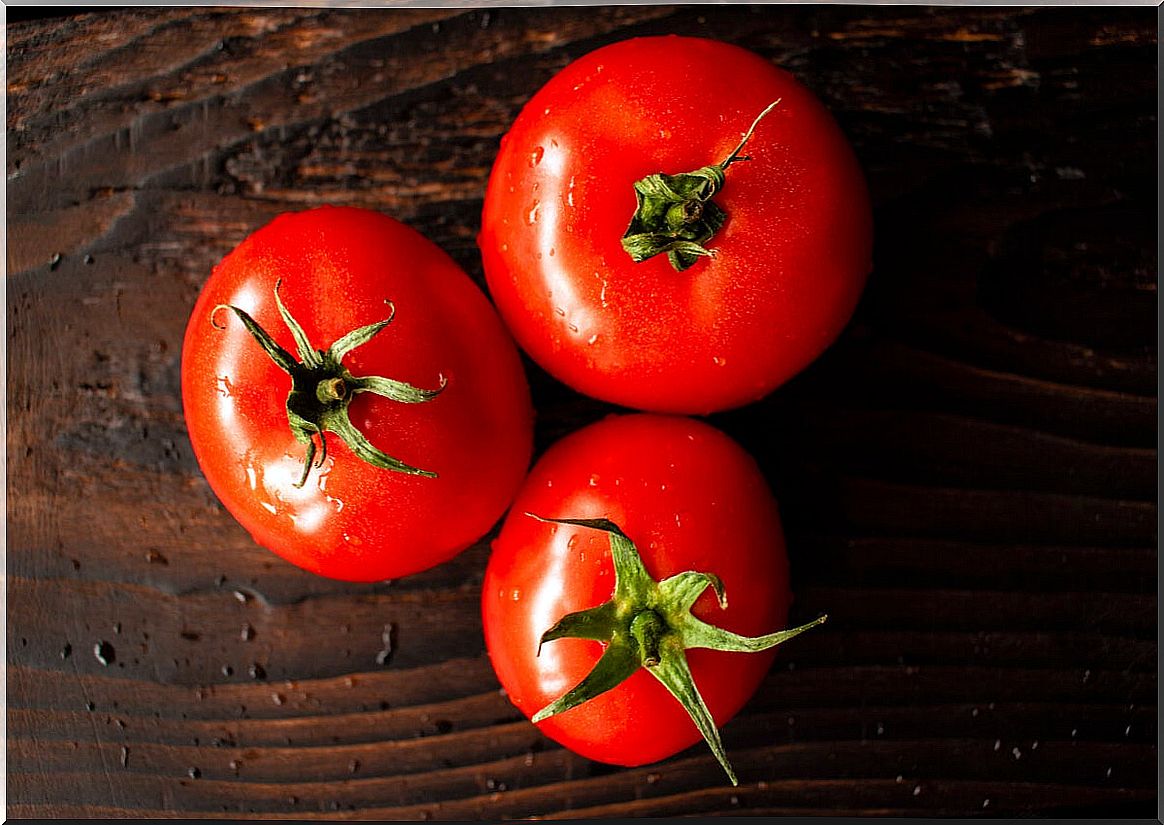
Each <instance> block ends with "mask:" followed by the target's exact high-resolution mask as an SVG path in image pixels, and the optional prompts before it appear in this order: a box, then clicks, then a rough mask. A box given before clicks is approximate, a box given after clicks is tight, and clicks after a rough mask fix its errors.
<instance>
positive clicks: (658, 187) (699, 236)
mask: <svg viewBox="0 0 1164 825" xmlns="http://www.w3.org/2000/svg"><path fill="white" fill-rule="evenodd" d="M778 103H780V101H779V100H776V101H775V102H774V103H772V104H770V105H769V106H768V107H767V108H766V109H764V111H762V112H761V113H760V114H759V115H758V116H757V117H756V119H755V120H754V121H752V125H751V126H750V127H749V128H748V131H747V132H746V133H745V134H744V137H743V139H742V140H741V141H740V142H739V145H738V146H736V148H735V149H734V150H733V151H732V153H731V154H730V155H728V156H727V158H726V159H725V160H724V161H723V162H722V163H719V164H717V165H715V166H703V167H701V168H699V169H696V170H695V171H693V172H683V173H680V174H678V175H669V174H665V173H663V172H657V173H655V174H653V175H647V176H646V177H644V178H641V179H639V180H637V181H635V183H634V189H635V213H634V215H633V216H632V217H631V220H630V224H629V226H627V229H626V232H625V233H624V234H623V236H622V248H623V249H624V250H626V253H627V254H628V255H630V256H631V260H633V261H634V262H635V263H641V262H642V261H645V260H647V259H648V258H653V257H654V256H656V255H660V254H663V253H666V255H667V258H668V260H669V261H670V262H671V266H672V268H674V269H675V271H676V272H682V271H683V270H685V269H688V268H689V267H691V266H693V265H694V264H695V262H696V261H698V260H699V259H700V258H709V257H714V256H715V251H714V250H712V249H708V248H707V246H706V244H707V243H708V242H709V241H710V240H711V239H712V238H713V237H714V236H715V234H716V233H717V232H719V230H720V229H722V228H723V225H724V223H725V222H726V221H727V213H725V212H724V211H723V209H721V208H720V207H719V206H718V205H717V204H716V203H714V202H713V201H712V198H713V197H714V196H715V194H716V193H717V192H719V191H720V190H721V189H723V186H724V183H725V181H726V177H725V175H724V173H725V172H726V171H727V168H728V167H729V166H731V164H733V163H735V162H736V161H740V160H751V158H749V157H746V156H742V155H740V152H741V150H743V148H744V144H746V143H747V142H748V139H749V138H751V136H752V133H753V132H754V131H755V130H756V125H757V124H758V123H759V122H760V121H761V120H762V119H763V118H764V116H765V115H767V114H768V113H769V112H770V111H772V109H774V108H775V107H776V105H777V104H778Z"/></svg>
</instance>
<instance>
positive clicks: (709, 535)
mask: <svg viewBox="0 0 1164 825" xmlns="http://www.w3.org/2000/svg"><path fill="white" fill-rule="evenodd" d="M871 235H872V231H871V216H870V207H869V200H868V195H867V193H866V189H865V184H864V181H863V178H862V175H861V172H860V169H859V168H858V165H857V162H856V160H855V158H854V156H853V153H852V151H851V149H850V148H849V146H848V144H847V142H846V141H845V139H844V137H843V136H842V134H841V132H840V130H839V129H838V128H837V126H836V124H835V123H834V121H833V120H832V118H831V117H830V115H829V114H828V112H827V111H826V110H825V109H824V107H823V106H822V105H821V103H820V102H819V101H818V100H816V98H815V97H813V95H812V94H811V93H810V92H808V91H807V90H806V89H805V88H804V87H802V86H801V85H799V84H798V83H797V82H796V81H795V80H794V79H793V78H792V77H791V76H790V75H789V74H788V73H786V72H784V71H782V70H780V69H778V68H775V67H774V66H772V65H771V64H770V63H769V62H768V61H766V60H764V59H762V58H760V57H759V56H757V55H754V54H752V53H750V52H747V51H745V50H743V49H740V48H738V47H735V46H731V45H728V44H724V43H719V42H715V41H710V40H702V39H693V38H678V37H668V38H644V39H638V40H631V41H626V42H623V43H618V44H615V45H612V46H607V47H605V48H602V49H599V50H598V51H595V52H593V53H591V54H589V55H587V56H585V57H583V58H582V59H580V60H578V61H576V62H574V63H572V64H571V65H569V66H568V67H566V68H565V69H564V70H563V71H562V72H561V73H559V74H558V75H557V76H556V77H554V78H553V79H552V80H551V81H550V82H549V83H548V84H547V85H546V86H545V87H544V88H543V89H542V90H541V91H539V92H538V93H537V94H536V95H535V96H534V97H533V98H532V99H531V100H530V101H529V103H528V104H527V105H526V106H525V108H524V110H523V111H522V112H521V114H520V116H519V117H518V118H517V120H516V122H515V123H514V124H513V126H512V128H511V129H510V131H509V133H508V134H507V135H506V136H505V138H503V140H502V143H501V149H500V152H499V154H498V157H497V160H496V163H495V166H494V168H493V172H492V175H491V177H490V180H489V185H488V191H487V194H486V198H485V207H484V214H483V218H482V229H481V234H480V238H479V244H480V248H481V253H482V256H483V259H484V265H485V273H486V277H487V280H488V285H489V289H490V292H491V293H492V297H493V301H494V302H495V304H496V307H497V310H498V312H499V313H500V317H499V316H498V313H496V312H494V309H493V306H492V305H491V304H490V303H489V301H488V300H487V299H486V297H485V296H484V295H482V294H481V292H480V291H479V290H478V289H477V287H476V286H475V285H474V284H473V283H472V281H471V280H470V279H469V278H468V277H467V276H466V275H465V274H464V272H462V271H461V270H460V269H459V268H458V267H457V266H456V264H455V263H453V261H452V260H451V259H450V258H448V257H447V256H446V255H445V254H444V253H443V252H441V250H439V249H438V248H437V247H436V246H435V245H433V244H432V243H430V242H429V241H427V240H426V239H424V238H423V237H421V236H420V235H419V234H417V233H416V232H415V231H413V230H411V229H409V228H407V227H406V226H404V225H403V224H401V223H399V222H397V221H395V220H393V219H391V218H389V217H387V216H384V215H381V214H379V213H375V212H371V211H368V210H362V209H354V208H330V207H324V208H320V209H314V210H310V211H307V212H301V213H295V214H286V215H283V216H280V217H279V218H277V219H276V220H274V221H273V222H272V223H270V224H269V225H267V226H266V227H264V228H262V229H260V230H258V231H257V232H255V233H254V234H252V235H251V236H250V237H248V238H247V239H246V240H245V241H244V242H243V243H242V244H240V245H239V246H238V248H237V249H235V250H234V251H233V252H231V253H230V254H229V255H228V256H227V257H226V258H225V259H224V260H223V261H222V262H221V263H220V264H219V265H218V266H217V267H216V268H215V270H214V272H213V274H212V276H211V277H210V279H209V281H208V282H207V283H206V286H205V288H204V290H203V292H202V295H201V297H200V298H199V300H198V303H197V305H196V306H195V308H194V311H193V314H192V317H191V319H190V323H189V327H188V330H187V334H186V339H185V345H184V351H183V364H182V393H183V399H184V405H185V412H186V420H187V424H188V428H189V433H190V438H191V441H192V443H193V445H194V450H195V454H196V455H197V458H198V461H199V463H200V464H201V466H202V469H203V471H204V473H205V474H206V477H207V479H208V480H209V482H210V485H211V487H212V488H213V489H214V491H215V493H216V494H217V495H218V497H219V498H220V499H221V500H222V502H223V503H224V504H225V505H226V507H227V509H228V510H229V511H230V512H231V513H232V514H233V515H234V516H235V517H236V518H237V519H238V520H239V521H240V522H241V523H242V525H243V526H244V527H245V528H246V529H247V530H248V531H250V533H251V534H252V535H253V536H254V538H255V540H256V541H257V542H258V543H259V544H261V545H263V546H264V547H267V548H270V549H271V550H273V551H274V552H276V553H278V554H279V555H280V556H282V557H283V558H285V559H287V560H288V561H290V562H292V563H294V564H297V565H299V566H301V567H303V568H305V569H307V570H310V571H312V572H314V573H318V574H320V575H324V576H330V577H334V578H338V579H346V580H352V581H376V580H382V579H389V578H397V577H400V576H404V575H407V574H410V573H414V572H417V571H420V570H423V569H426V568H429V567H432V566H433V565H435V564H438V563H440V562H443V561H445V560H447V559H449V558H451V557H452V556H454V555H455V554H457V553H459V552H460V551H461V550H463V549H464V548H466V547H468V546H469V545H470V544H472V543H473V542H475V541H476V540H478V539H479V538H480V537H481V536H482V535H484V534H485V533H487V532H488V531H489V529H490V528H491V527H492V526H493V525H494V524H495V523H496V521H497V520H498V518H500V517H501V515H502V514H503V513H504V512H505V511H506V510H507V508H508V511H509V514H508V516H507V518H506V519H505V522H504V524H503V526H502V528H501V532H500V534H499V537H498V538H497V540H496V541H495V542H494V545H493V550H492V556H491V558H490V561H489V565H488V569H487V571H486V574H485V580H484V585H483V595H482V610H483V618H484V628H485V638H486V643H487V646H488V649H489V652H490V656H491V658H492V661H493V664H494V667H495V669H496V671H497V675H498V678H499V679H500V681H501V684H502V685H503V686H504V687H505V688H506V690H507V692H508V695H509V697H510V698H511V699H512V701H513V702H514V703H515V704H516V705H517V706H518V707H519V708H520V709H521V710H522V711H523V712H525V713H526V714H527V715H528V716H530V717H531V718H532V719H533V720H534V721H535V722H537V723H538V724H539V725H540V726H541V729H542V730H543V731H544V732H545V733H546V734H548V735H549V736H551V737H553V738H555V739H557V740H558V741H560V742H562V743H564V744H565V745H567V746H569V747H571V748H573V749H574V750H576V751H578V752H579V753H581V754H583V755H585V756H588V757H590V758H594V759H598V760H602V761H607V762H613V763H617V764H624V765H633V764H643V763H646V762H650V761H654V760H657V759H661V758H664V757H666V756H668V755H670V754H673V753H675V752H677V751H679V750H681V749H683V748H685V747H687V746H689V745H691V744H693V743H694V742H696V741H698V740H699V738H700V737H702V738H704V739H705V740H706V741H707V742H708V744H709V745H710V746H711V747H712V749H713V751H715V753H716V756H717V757H718V758H719V760H720V762H721V763H722V764H723V766H724V768H725V770H727V772H728V775H729V776H730V777H731V778H732V780H733V781H735V776H734V774H733V773H732V771H731V768H730V766H729V764H728V762H727V760H726V757H725V756H724V755H723V749H722V745H721V744H720V740H719V734H718V732H717V724H722V723H723V722H725V721H726V720H727V719H728V718H730V717H731V716H732V715H733V714H734V713H735V712H736V711H738V710H739V709H740V707H741V706H742V705H743V704H744V702H745V701H746V700H747V699H748V697H749V696H750V695H751V694H752V693H753V691H754V690H755V689H756V687H757V686H758V685H759V682H760V680H761V679H762V677H763V675H764V673H765V671H766V670H767V668H768V666H769V664H770V662H771V658H772V656H773V655H774V650H773V646H774V645H775V644H777V643H779V642H781V641H783V640H784V639H787V638H789V637H790V636H792V635H795V634H796V633H798V632H800V631H802V630H803V629H805V627H807V626H808V625H806V626H803V627H799V628H793V629H791V630H781V628H782V627H783V626H784V623H785V622H786V620H787V615H788V608H789V603H790V600H791V594H790V592H789V588H788V563H787V558H786V555H785V549H784V540H783V537H782V531H781V525H780V519H779V515H778V511H777V506H776V502H775V500H774V499H773V497H772V494H771V492H770V491H769V488H768V486H767V484H766V482H765V480H764V478H763V476H762V475H761V473H760V471H759V470H758V468H757V466H756V464H755V462H754V461H753V460H752V459H751V458H750V457H749V456H748V455H747V454H746V453H745V452H744V451H743V450H742V449H741V448H740V447H739V446H738V445H736V444H735V443H734V442H733V441H731V440H730V439H729V438H727V437H726V436H725V435H723V434H721V433H720V432H718V431H717V430H715V429H714V428H712V427H710V426H709V425H707V424H704V423H702V422H699V421H696V420H693V419H691V418H685V417H680V416H679V415H675V414H705V413H709V412H713V411H716V410H722V409H726V408H730V407H735V406H739V405H742V404H746V403H748V402H750V401H754V400H756V399H758V398H760V397H761V396H763V395H765V394H767V393H768V392H770V391H771V390H773V389H774V388H775V387H777V386H778V385H779V384H781V383H782V382H783V381H785V380H786V379H788V378H789V377H790V376H792V375H793V374H795V373H796V372H797V371H799V370H800V369H802V368H803V367H804V366H806V365H807V364H808V363H809V362H810V361H812V360H813V359H814V358H815V357H816V356H817V355H819V354H820V353H821V351H822V350H824V348H825V347H827V346H828V345H829V343H831V342H832V340H833V339H834V338H835V337H836V336H837V335H838V333H839V332H840V330H841V328H842V327H843V326H844V324H845V323H846V322H847V320H848V318H849V316H850V315H851V313H852V311H853V309H854V307H855V305H856V303H857V299H858V297H859V294H860V292H861V289H862V287H863V285H864V281H865V278H866V275H867V273H868V271H869V268H870V257H871ZM503 322H504V323H503ZM510 333H512V335H513V337H514V338H516V339H517V342H518V343H519V344H520V345H521V346H522V347H523V348H524V349H525V351H526V352H527V353H529V355H530V356H531V357H532V358H533V359H534V360H535V361H536V362H537V363H538V364H540V365H541V366H542V367H544V368H545V369H546V370H547V371H548V372H550V373H551V374H553V375H554V376H556V377H557V378H559V379H561V380H562V381H564V382H565V383H567V384H569V385H570V386H572V387H574V388H576V389H577V390H579V391H581V392H584V393H587V394H589V395H591V396H594V397H596V398H600V399H604V400H607V401H611V402H615V403H618V404H621V405H624V406H627V407H631V408H635V409H638V410H643V411H646V413H645V414H630V415H623V416H614V417H611V418H608V419H606V420H604V421H601V422H599V423H597V424H594V425H592V426H590V427H587V428H585V429H583V430H581V431H579V432H577V433H574V434H572V435H570V436H568V437H567V438H565V439H563V440H562V441H561V442H559V443H558V444H556V445H555V446H553V447H551V448H550V449H549V450H548V451H547V452H546V453H545V455H544V456H543V457H542V458H541V459H540V460H539V461H538V463H537V464H536V466H535V467H534V468H533V469H532V471H529V472H528V473H527V469H528V466H529V461H530V457H531V451H532V428H533V408H532V405H531V400H530V394H529V388H528V385H527V383H526V379H525V375H524V373H523V369H522V364H521V360H520V358H519V356H518V352H517V350H516V348H515V346H514V344H513V341H512V339H511V338H510ZM661 413H666V415H664V414H661ZM728 595H730V597H731V606H730V607H729V606H728V602H727V596H728ZM668 694H670V696H669V695H668ZM672 696H673V697H674V698H671V697H672Z"/></svg>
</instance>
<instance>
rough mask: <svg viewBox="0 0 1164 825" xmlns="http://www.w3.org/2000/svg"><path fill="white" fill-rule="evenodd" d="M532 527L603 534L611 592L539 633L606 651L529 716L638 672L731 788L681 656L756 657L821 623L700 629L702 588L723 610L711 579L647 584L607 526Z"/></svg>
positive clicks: (561, 707)
mask: <svg viewBox="0 0 1164 825" xmlns="http://www.w3.org/2000/svg"><path fill="white" fill-rule="evenodd" d="M526 515H528V516H530V517H531V518H534V519H537V520H538V521H544V522H548V523H552V524H572V525H576V526H579V527H588V528H591V529H594V530H602V531H604V532H605V533H607V534H608V535H609V536H610V552H611V556H612V558H613V561H614V592H613V594H612V595H611V598H610V600H609V601H607V602H604V603H603V604H600V605H598V606H597V607H592V608H589V609H587V610H580V611H577V612H575V613H569V614H567V615H565V616H563V617H562V618H561V619H559V620H558V621H557V622H556V623H555V624H554V626H553V627H551V628H550V629H549V630H547V631H546V632H545V633H543V634H542V637H541V641H540V642H539V644H538V653H540V652H541V646H542V645H544V644H546V643H547V642H552V641H554V640H556V639H590V640H593V641H598V642H603V643H604V644H605V646H606V649H605V651H604V652H603V654H602V656H601V658H599V660H598V662H597V663H596V664H595V665H594V668H593V669H592V670H591V671H590V673H589V674H587V676H586V677H585V678H584V679H583V680H582V681H581V682H579V683H578V684H577V685H575V686H574V687H573V688H571V689H570V690H569V691H567V692H566V693H565V694H563V695H562V696H560V697H559V698H557V699H556V700H554V701H553V702H551V703H550V704H549V705H546V706H545V707H544V708H542V709H541V710H539V711H538V712H537V713H535V714H534V716H533V719H532V721H533V722H534V723H537V722H541V721H542V720H544V719H548V718H550V717H551V716H555V715H557V714H559V713H563V712H564V711H567V710H570V709H571V708H574V707H577V706H578V705H580V704H582V703H583V702H586V701H589V700H590V699H593V698H594V697H596V696H599V695H601V694H603V693H605V692H606V691H608V690H611V689H612V688H614V687H616V686H618V685H619V684H620V683H621V682H623V681H624V680H625V679H627V678H628V677H630V676H631V675H632V674H633V673H634V672H635V671H637V670H638V669H639V668H640V667H645V668H646V669H647V671H648V672H649V673H650V674H651V675H652V676H654V677H655V678H656V679H658V680H659V681H660V682H662V684H663V686H664V687H666V688H667V690H668V691H670V693H671V695H672V696H674V697H675V698H676V699H677V700H678V701H679V703H680V704H681V705H683V708H684V709H685V710H686V711H687V713H688V714H689V715H690V716H691V719H692V721H693V722H695V726H696V728H698V729H699V732H700V734H702V735H703V738H704V740H705V741H706V742H707V744H708V746H709V747H710V748H711V751H712V753H713V754H715V758H716V759H717V760H718V761H719V764H720V765H721V766H722V767H723V769H724V771H725V772H726V773H727V775H728V778H729V779H730V780H731V783H732V784H733V785H738V784H739V780H738V779H737V778H736V774H735V771H733V770H732V766H731V763H730V762H728V759H727V755H726V753H725V752H724V748H723V742H722V740H721V739H720V736H719V730H718V729H717V728H716V726H715V720H714V719H713V718H712V716H711V712H710V711H709V710H708V708H707V705H706V703H705V702H704V701H703V697H702V696H701V695H700V693H699V689H698V688H697V687H696V685H695V680H694V678H693V677H692V674H691V669H690V668H689V667H688V664H687V655H686V653H685V651H686V650H687V649H688V648H698V647H702V648H709V649H711V650H723V651H731V652H737V653H756V652H759V651H761V650H767V649H768V648H771V647H774V646H775V645H778V644H780V643H781V642H785V641H787V640H788V639H791V638H792V637H794V636H797V635H799V634H801V633H803V632H804V631H806V630H808V629H809V628H812V627H816V626H817V625H819V624H823V623H824V621H825V619H827V618H828V617H827V616H820V617H819V618H817V619H814V620H813V621H811V622H808V623H807V624H803V625H801V626H799V627H794V628H791V629H789V630H780V631H777V632H775V633H769V634H766V635H764V636H740V635H738V634H736V633H732V632H731V631H729V630H724V629H723V628H720V627H716V626H714V625H710V624H707V623H706V622H703V621H701V620H699V619H697V618H695V616H693V615H692V614H691V607H692V605H694V604H695V601H696V600H697V599H698V598H699V596H700V595H701V594H702V593H703V591H705V590H706V589H707V588H708V587H709V586H710V587H711V588H712V589H713V590H714V591H715V594H716V597H717V598H718V600H719V606H720V608H721V609H725V608H727V594H726V593H725V592H724V587H723V582H721V581H720V579H719V578H718V577H717V576H715V575H714V574H712V573H700V572H696V571H694V570H688V571H686V572H683V573H678V574H676V575H674V576H671V577H669V578H666V579H663V580H662V581H655V580H654V579H652V578H651V576H650V574H649V573H648V572H647V570H646V568H645V567H644V566H643V561H642V558H641V557H640V556H639V552H638V549H637V548H636V547H635V544H634V542H633V541H632V540H631V539H630V538H629V537H628V536H627V535H626V534H625V533H624V532H623V531H622V529H621V528H620V527H619V526H618V525H617V524H615V523H614V522H613V521H610V520H609V519H569V518H542V517H541V516H537V515H534V514H533V513H527V514H526Z"/></svg>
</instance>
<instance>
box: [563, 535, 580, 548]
mask: <svg viewBox="0 0 1164 825" xmlns="http://www.w3.org/2000/svg"><path fill="white" fill-rule="evenodd" d="M576 544H578V537H577V536H570V540H569V541H568V542H566V549H567V550H573V549H574V546H575V545H576Z"/></svg>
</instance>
